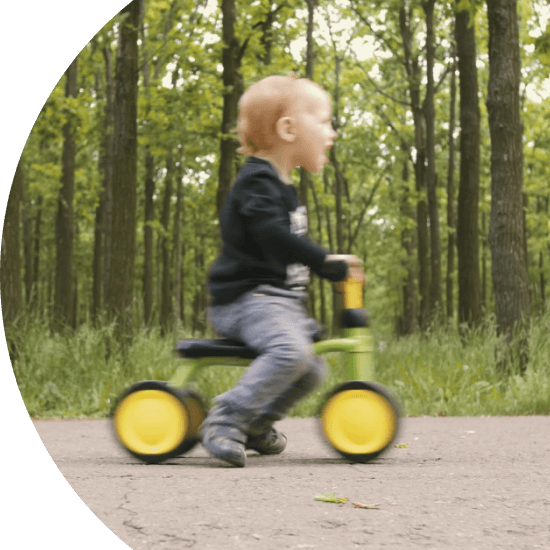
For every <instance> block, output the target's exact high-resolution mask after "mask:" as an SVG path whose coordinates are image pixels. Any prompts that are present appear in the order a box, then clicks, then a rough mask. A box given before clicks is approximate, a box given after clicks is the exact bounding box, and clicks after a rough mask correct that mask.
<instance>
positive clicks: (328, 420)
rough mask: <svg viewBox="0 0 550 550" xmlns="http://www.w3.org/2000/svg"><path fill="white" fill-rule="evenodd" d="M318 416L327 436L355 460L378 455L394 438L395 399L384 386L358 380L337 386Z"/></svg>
mask: <svg viewBox="0 0 550 550" xmlns="http://www.w3.org/2000/svg"><path fill="white" fill-rule="evenodd" d="M320 417H321V429H322V431H323V435H324V436H325V438H326V440H327V441H328V442H329V443H330V445H332V447H333V448H334V449H336V450H337V451H338V452H339V453H340V454H341V455H342V456H344V457H345V458H347V459H349V460H352V461H354V462H368V461H370V460H372V459H374V458H376V457H377V456H379V455H380V454H381V453H382V452H384V451H385V450H386V449H387V448H388V447H389V446H390V444H391V443H392V441H393V440H394V439H395V436H396V434H397V430H398V426H399V410H398V406H397V402H396V401H395V399H394V398H393V397H392V396H391V395H390V393H389V392H388V391H387V390H386V388H384V387H383V386H381V385H380V384H376V383H374V382H363V381H359V380H355V381H352V382H346V383H344V384H342V385H340V386H338V387H336V388H335V389H334V390H333V391H332V392H331V394H330V395H329V397H328V399H327V400H326V402H325V404H324V405H323V408H322V410H321V415H320Z"/></svg>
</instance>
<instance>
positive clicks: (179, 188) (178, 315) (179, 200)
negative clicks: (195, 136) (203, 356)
mask: <svg viewBox="0 0 550 550" xmlns="http://www.w3.org/2000/svg"><path fill="white" fill-rule="evenodd" d="M178 156H180V163H181V162H182V160H181V154H180V155H178ZM176 174H177V185H176V212H175V214H174V255H175V258H174V265H175V272H174V320H175V321H176V323H177V325H178V324H179V323H180V321H182V322H183V317H182V310H181V293H182V264H181V260H182V245H181V223H182V217H183V212H182V210H183V183H182V174H181V164H179V165H178V170H177V172H176ZM177 325H176V326H177Z"/></svg>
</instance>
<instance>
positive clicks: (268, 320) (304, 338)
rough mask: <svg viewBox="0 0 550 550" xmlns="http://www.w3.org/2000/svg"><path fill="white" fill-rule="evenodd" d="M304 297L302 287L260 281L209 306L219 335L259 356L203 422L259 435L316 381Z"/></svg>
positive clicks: (318, 364) (320, 364) (320, 367)
mask: <svg viewBox="0 0 550 550" xmlns="http://www.w3.org/2000/svg"><path fill="white" fill-rule="evenodd" d="M305 297H306V293H305V292H303V291H295V290H283V289H278V288H275V287H272V286H269V285H260V286H258V287H256V288H255V289H253V290H252V291H250V292H247V293H245V294H244V295H242V296H241V297H239V298H238V299H237V300H236V301H235V302H232V303H230V304H227V305H221V306H214V307H212V308H210V310H209V313H208V316H209V321H210V322H211V323H212V325H213V327H214V329H215V330H216V332H217V333H218V334H219V335H220V336H223V337H224V338H230V339H233V340H238V341H240V342H243V343H245V344H246V345H247V346H249V347H251V348H253V349H255V350H256V351H257V352H258V353H259V356H258V357H257V358H256V359H255V360H254V361H252V363H251V364H250V366H249V367H248V368H247V370H246V371H245V373H244V375H243V376H242V378H241V379H240V380H239V382H238V383H237V385H236V386H235V387H234V388H232V389H231V390H229V391H227V392H225V393H223V394H221V395H219V396H218V397H217V398H216V399H215V402H216V405H217V406H215V407H214V408H213V409H212V411H211V412H210V414H209V415H208V417H207V419H206V420H205V422H204V426H209V425H213V424H215V425H219V424H221V425H230V426H235V427H237V428H238V429H239V430H240V431H241V432H242V433H244V434H247V435H260V434H262V433H265V431H267V430H268V429H269V428H270V427H271V425H272V424H273V422H275V421H277V420H280V419H281V418H283V417H284V416H285V414H286V413H287V412H288V410H289V409H290V408H291V407H292V406H293V405H294V404H295V403H297V402H298V401H299V400H300V399H302V398H303V397H305V396H306V395H307V394H309V393H310V392H311V391H312V390H313V389H314V388H315V387H317V386H318V385H319V384H320V383H321V380H322V379H323V376H324V370H325V369H324V361H323V359H321V358H320V357H317V356H316V355H315V354H314V353H313V335H314V334H315V332H316V330H317V328H318V325H317V322H316V321H315V320H314V319H311V318H310V317H309V316H308V314H307V312H306V310H305V308H304V305H303V300H304V299H305Z"/></svg>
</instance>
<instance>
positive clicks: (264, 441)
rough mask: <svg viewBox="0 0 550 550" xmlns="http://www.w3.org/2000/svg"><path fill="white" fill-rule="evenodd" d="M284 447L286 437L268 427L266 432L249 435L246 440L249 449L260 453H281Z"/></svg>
mask: <svg viewBox="0 0 550 550" xmlns="http://www.w3.org/2000/svg"><path fill="white" fill-rule="evenodd" d="M285 447H286V437H285V436H284V435H283V434H282V433H281V432H278V431H276V430H275V428H270V429H269V430H268V431H267V432H265V433H263V434H261V435H254V436H249V437H248V441H247V442H246V448H247V449H249V450H251V451H257V452H258V453H260V454H262V455H278V454H281V453H282V452H283V451H284V450H285Z"/></svg>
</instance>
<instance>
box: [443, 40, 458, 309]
mask: <svg viewBox="0 0 550 550" xmlns="http://www.w3.org/2000/svg"><path fill="white" fill-rule="evenodd" d="M450 94H451V97H450V106H449V134H448V135H449V138H448V140H449V161H448V164H447V228H448V233H449V236H448V240H447V273H446V277H445V302H446V313H447V318H448V319H453V318H454V311H455V310H454V271H455V246H456V221H455V218H456V216H455V183H454V175H455V139H454V133H455V112H456V55H455V52H454V49H453V66H452V69H451V90H450Z"/></svg>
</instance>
